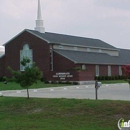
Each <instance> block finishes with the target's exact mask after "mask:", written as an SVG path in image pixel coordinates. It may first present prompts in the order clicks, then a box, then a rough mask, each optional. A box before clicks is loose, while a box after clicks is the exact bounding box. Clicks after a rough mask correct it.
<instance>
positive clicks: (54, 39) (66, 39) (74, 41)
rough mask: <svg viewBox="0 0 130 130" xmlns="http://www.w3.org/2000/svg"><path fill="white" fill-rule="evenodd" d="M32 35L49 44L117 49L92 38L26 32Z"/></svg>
mask: <svg viewBox="0 0 130 130" xmlns="http://www.w3.org/2000/svg"><path fill="white" fill-rule="evenodd" d="M27 31H29V32H31V33H33V34H34V35H37V36H39V37H41V38H43V39H45V40H47V41H49V42H50V43H59V44H60V43H65V44H70V45H81V46H90V47H98V48H101V47H102V48H109V49H117V48H115V47H114V46H112V45H110V44H108V43H106V42H103V41H101V40H99V39H92V38H85V37H79V36H71V35H64V34H57V33H50V32H45V33H40V32H38V31H34V30H27Z"/></svg>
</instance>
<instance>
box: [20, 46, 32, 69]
mask: <svg viewBox="0 0 130 130" xmlns="http://www.w3.org/2000/svg"><path fill="white" fill-rule="evenodd" d="M23 58H28V59H29V60H30V63H28V64H27V66H29V67H32V63H33V53H32V50H31V49H30V48H29V45H28V44H25V45H24V46H23V50H20V62H21V61H22V60H23ZM24 69H25V66H22V65H21V63H20V70H21V71H24Z"/></svg>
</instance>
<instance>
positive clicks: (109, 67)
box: [108, 65, 111, 76]
mask: <svg viewBox="0 0 130 130" xmlns="http://www.w3.org/2000/svg"><path fill="white" fill-rule="evenodd" d="M108 76H111V66H110V65H109V66H108Z"/></svg>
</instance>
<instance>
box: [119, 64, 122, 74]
mask: <svg viewBox="0 0 130 130" xmlns="http://www.w3.org/2000/svg"><path fill="white" fill-rule="evenodd" d="M119 75H120V76H121V75H122V69H121V66H119Z"/></svg>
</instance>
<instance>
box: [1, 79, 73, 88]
mask: <svg viewBox="0 0 130 130" xmlns="http://www.w3.org/2000/svg"><path fill="white" fill-rule="evenodd" d="M68 85H69V86H70V85H72V84H45V83H44V82H40V81H39V82H38V83H37V84H34V85H32V86H30V87H29V89H33V88H48V87H62V86H68ZM21 89H23V88H22V87H21V86H20V85H19V84H17V83H15V82H8V83H7V84H4V83H3V82H0V90H21Z"/></svg>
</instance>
